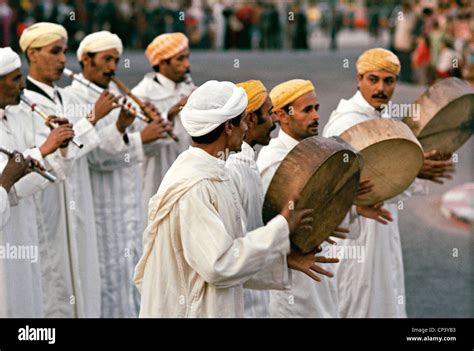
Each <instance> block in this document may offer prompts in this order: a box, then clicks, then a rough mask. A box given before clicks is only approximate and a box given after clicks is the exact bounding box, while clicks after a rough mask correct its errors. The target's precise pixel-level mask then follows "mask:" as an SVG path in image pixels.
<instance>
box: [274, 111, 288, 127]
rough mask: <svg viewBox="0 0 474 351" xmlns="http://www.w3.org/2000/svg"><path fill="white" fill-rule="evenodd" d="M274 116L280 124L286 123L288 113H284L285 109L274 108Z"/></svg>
mask: <svg viewBox="0 0 474 351" xmlns="http://www.w3.org/2000/svg"><path fill="white" fill-rule="evenodd" d="M275 116H276V120H277V121H278V122H280V124H288V122H289V121H288V118H289V117H290V116H288V113H286V111H285V110H283V109H279V110H276V111H275Z"/></svg>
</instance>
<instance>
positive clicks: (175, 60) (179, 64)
mask: <svg viewBox="0 0 474 351" xmlns="http://www.w3.org/2000/svg"><path fill="white" fill-rule="evenodd" d="M167 61H168V60H166V61H163V62H162V63H160V73H161V74H163V75H164V76H166V77H167V78H169V79H171V80H172V81H173V82H175V83H179V82H182V81H183V80H184V78H185V75H186V73H188V72H189V67H190V64H189V49H184V50H182V51H181V52H179V53H178V54H176V55H174V56H173V57H172V58H171V59H170V60H169V62H167Z"/></svg>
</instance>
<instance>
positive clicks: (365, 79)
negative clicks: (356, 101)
mask: <svg viewBox="0 0 474 351" xmlns="http://www.w3.org/2000/svg"><path fill="white" fill-rule="evenodd" d="M357 82H358V85H359V90H360V92H361V94H362V96H363V97H364V99H365V100H366V101H367V102H368V103H369V104H370V105H371V106H372V107H373V108H375V109H377V110H380V109H381V108H382V105H385V104H387V103H388V102H389V101H390V99H391V98H392V95H393V92H394V91H395V86H396V85H397V76H396V75H395V74H393V73H389V72H387V71H372V72H367V73H365V74H364V75H362V74H358V75H357Z"/></svg>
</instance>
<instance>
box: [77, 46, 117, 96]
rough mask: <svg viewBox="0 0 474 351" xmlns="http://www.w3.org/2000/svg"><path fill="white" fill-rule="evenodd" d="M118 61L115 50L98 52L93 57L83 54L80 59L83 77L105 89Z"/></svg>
mask: <svg viewBox="0 0 474 351" xmlns="http://www.w3.org/2000/svg"><path fill="white" fill-rule="evenodd" d="M119 60H120V55H119V52H118V50H117V49H109V50H104V51H100V52H97V53H95V54H94V56H93V57H90V56H89V55H87V54H84V55H83V57H82V63H83V65H84V68H83V74H84V77H86V79H88V80H90V81H91V82H94V83H95V84H97V85H99V86H100V87H102V88H107V87H108V86H109V83H110V80H111V79H112V77H113V76H114V75H115V72H116V71H117V66H118V63H119Z"/></svg>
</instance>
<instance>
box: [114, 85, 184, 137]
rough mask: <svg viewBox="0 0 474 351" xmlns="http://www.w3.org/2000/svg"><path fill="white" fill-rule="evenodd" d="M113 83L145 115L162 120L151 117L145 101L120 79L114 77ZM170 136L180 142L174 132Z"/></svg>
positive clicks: (153, 117)
mask: <svg viewBox="0 0 474 351" xmlns="http://www.w3.org/2000/svg"><path fill="white" fill-rule="evenodd" d="M112 82H114V83H115V84H116V85H117V87H118V88H119V89H120V90H121V91H122V92H123V93H125V94H126V95H128V96H129V97H130V98H131V99H132V100H133V101H135V102H136V103H137V105H138V107H140V109H141V110H142V111H143V113H145V115H146V116H147V117H148V118H150V119H151V120H155V119H161V117H159V116H157V115H155V114H153V115H150V114H148V113H147V112H146V111H147V109H146V106H145V104H144V103H143V101H141V100H140V98H139V97H138V96H136V95H135V94H133V93H132V91H131V90H130V89H129V88H128V87H127V86H126V85H125V83H123V82H122V81H121V80H120V79H118V78H117V77H112ZM167 133H168V135H169V136H170V138H171V139H173V140H174V141H176V142H178V141H179V139H178V137H177V136H176V135H175V134H174V133H173V132H172V131H169V132H167Z"/></svg>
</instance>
